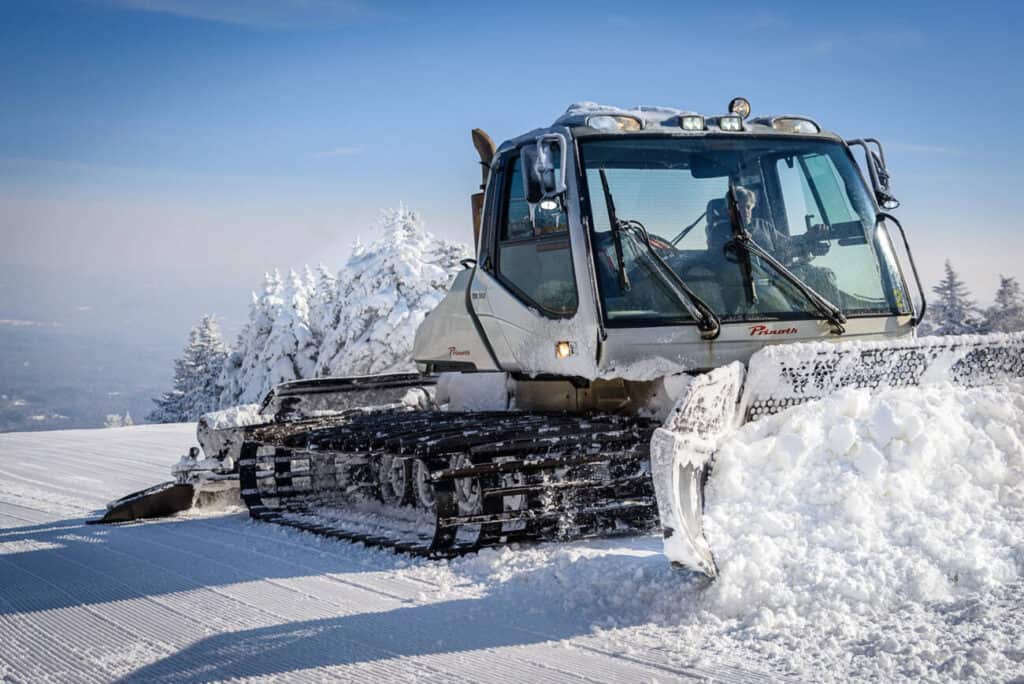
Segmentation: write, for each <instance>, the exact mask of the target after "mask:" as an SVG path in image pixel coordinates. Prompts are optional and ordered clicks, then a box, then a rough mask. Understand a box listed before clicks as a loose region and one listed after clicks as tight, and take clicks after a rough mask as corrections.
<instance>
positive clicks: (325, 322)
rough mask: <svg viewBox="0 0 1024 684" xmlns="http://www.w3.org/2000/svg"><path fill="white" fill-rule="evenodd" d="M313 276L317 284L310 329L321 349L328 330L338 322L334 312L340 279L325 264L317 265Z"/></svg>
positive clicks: (312, 304) (312, 302)
mask: <svg viewBox="0 0 1024 684" xmlns="http://www.w3.org/2000/svg"><path fill="white" fill-rule="evenodd" d="M312 277H313V279H314V282H315V286H314V288H313V297H312V298H311V299H310V302H309V330H310V332H312V333H313V341H314V344H316V346H317V349H319V348H320V347H321V346H322V345H323V343H324V340H325V339H326V338H327V334H328V332H329V331H331V330H333V329H334V326H335V324H336V321H335V320H334V314H335V309H336V302H337V295H338V279H337V278H336V277H335V276H334V274H333V273H331V271H330V269H328V268H327V267H326V266H324V265H323V264H320V265H319V266H317V268H316V271H315V272H314V273H313V274H312ZM308 278H309V276H308V275H307V279H308Z"/></svg>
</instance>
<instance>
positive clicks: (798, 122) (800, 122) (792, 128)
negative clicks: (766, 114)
mask: <svg viewBox="0 0 1024 684" xmlns="http://www.w3.org/2000/svg"><path fill="white" fill-rule="evenodd" d="M772 128H774V129H775V130H777V131H782V132H783V133H821V126H819V125H818V124H817V123H815V122H814V121H812V120H811V119H805V118H803V117H802V116H777V117H775V118H774V119H772Z"/></svg>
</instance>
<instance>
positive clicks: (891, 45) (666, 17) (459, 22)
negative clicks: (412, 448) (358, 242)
mask: <svg viewBox="0 0 1024 684" xmlns="http://www.w3.org/2000/svg"><path fill="white" fill-rule="evenodd" d="M1021 8H1022V5H1020V4H1018V3H1010V2H1007V3H984V2H980V3H971V4H964V3H955V4H954V3H947V4H942V3H933V2H930V3H923V2H922V3H917V2H906V3H893V2H884V3H870V2H858V3H848V4H844V5H842V6H838V5H833V4H832V3H819V2H814V3H802V2H789V3H763V2H762V3H756V4H755V3H750V4H745V3H739V2H723V3H692V4H690V3H680V2H678V1H676V2H666V3H659V2H645V3H622V2H587V3H564V4H559V3H551V2H546V3H528V2H520V3H507V4H505V5H504V6H501V7H491V6H490V3H394V4H377V3H372V4H371V3H358V2H334V1H332V0H304V1H301V2H300V1H299V0H292V1H291V2H288V1H285V0H277V1H274V0H224V1H223V2H201V1H200V0H65V1H63V2H56V1H53V0H30V1H26V2H21V1H18V0H7V1H5V2H0V13H2V14H0V16H2V21H0V93H2V98H0V102H2V103H3V105H2V107H3V108H2V114H0V233H2V238H3V244H4V246H5V247H4V249H3V250H2V256H0V266H3V267H4V269H5V276H4V278H2V280H3V281H4V282H2V283H0V284H3V285H5V287H6V288H7V292H8V293H10V296H9V297H7V298H5V299H6V302H5V303H0V319H26V318H29V319H36V318H43V319H46V320H52V321H56V322H58V323H61V324H62V325H73V326H83V327H88V326H93V327H102V328H109V327H111V326H124V327H126V328H129V329H130V331H131V332H130V333H127V334H132V335H139V336H149V338H154V339H157V338H158V339H165V338H167V337H168V336H172V337H174V339H173V346H174V347H177V346H180V344H181V343H182V342H183V341H184V338H185V334H186V331H187V328H188V326H190V325H192V324H193V323H194V322H195V321H197V320H198V318H199V316H200V315H201V314H202V313H204V312H206V311H211V310H212V311H214V312H216V313H219V314H221V315H222V316H224V317H225V319H226V322H227V327H228V328H229V329H230V328H232V327H235V326H237V325H238V324H240V322H241V319H242V317H243V316H244V315H245V310H246V306H247V296H246V295H247V290H249V289H251V288H253V287H255V286H256V285H257V283H258V281H259V278H260V274H261V273H262V271H263V270H265V269H267V268H271V267H274V266H280V267H282V268H287V267H289V266H296V267H298V266H301V265H302V264H304V263H306V262H313V263H315V262H318V261H323V262H324V263H327V264H329V265H331V266H332V267H338V266H340V265H341V263H342V260H343V258H344V257H345V255H346V254H347V252H348V248H349V245H350V244H351V242H352V241H353V240H354V239H355V238H356V236H357V235H361V236H363V238H364V239H365V238H370V237H372V234H371V231H370V225H371V223H372V221H373V219H374V217H375V215H376V212H377V210H378V209H379V208H381V207H386V206H393V205H395V204H397V203H398V202H399V201H404V202H405V203H406V204H408V205H410V206H412V207H413V208H415V209H418V210H420V211H421V212H422V213H423V214H424V215H425V217H426V219H427V221H428V224H429V226H430V227H431V229H432V230H434V231H435V232H436V233H438V234H441V235H443V236H445V237H448V238H452V239H459V240H463V241H467V242H468V241H469V240H470V231H471V229H470V220H469V199H468V194H469V193H470V192H471V191H472V190H473V189H474V187H475V185H476V183H478V182H479V181H478V179H479V172H478V170H477V167H476V164H475V161H474V159H475V156H474V152H473V149H472V146H471V145H470V140H469V130H470V129H471V128H473V127H476V126H479V127H482V128H484V129H486V130H488V131H489V132H491V134H492V135H493V136H494V138H495V139H496V140H500V139H504V138H507V137H511V136H513V135H516V134H518V133H521V132H523V131H525V130H528V129H529V128H532V127H534V126H536V125H539V124H544V123H548V122H550V121H551V120H553V119H554V118H556V117H557V116H558V115H559V114H560V113H561V112H562V111H564V109H565V107H566V106H567V105H568V104H569V103H571V102H574V101H579V100H596V101H601V102H608V103H613V104H621V105H634V104H663V105H670V106H678V107H684V108H687V109H692V110H695V111H699V112H704V113H708V114H711V113H718V112H721V111H722V110H723V109H724V108H725V105H726V103H727V102H728V101H729V99H730V98H732V97H733V96H736V95H743V96H746V97H747V98H749V99H750V100H751V102H752V103H753V108H754V112H755V114H770V113H803V114H808V115H810V116H813V117H815V118H817V119H818V120H819V121H821V122H822V123H823V124H824V125H825V126H826V127H827V128H830V129H832V130H835V131H837V132H839V133H841V134H842V135H845V136H847V137H860V136H876V137H879V138H881V139H882V140H883V142H885V143H886V144H887V149H888V152H889V157H890V168H891V170H892V172H893V175H894V190H895V191H896V194H897V196H898V197H900V199H901V200H902V201H903V207H902V208H901V209H900V210H899V211H898V212H897V213H898V215H899V216H900V217H901V218H902V219H903V221H904V224H905V225H906V227H907V229H908V232H909V233H910V237H911V239H912V241H913V246H914V247H915V252H916V253H917V254H918V257H919V261H920V262H921V265H922V266H923V271H924V276H925V279H926V280H927V281H928V283H929V284H931V283H934V282H935V281H936V280H937V279H938V277H939V275H940V270H941V264H942V260H943V259H944V258H946V257H947V256H948V257H950V258H952V259H953V261H954V264H955V265H956V266H957V267H958V268H959V269H960V270H961V271H962V273H963V275H964V276H965V278H966V279H967V281H968V284H969V285H970V286H971V287H972V289H973V290H974V294H975V296H976V297H977V298H978V299H980V300H988V299H989V298H990V297H991V293H992V291H994V289H995V286H996V284H997V282H998V280H997V274H998V273H1000V272H1003V273H1006V274H1010V275H1017V276H1019V277H1021V276H1024V267H1022V266H1021V258H1022V257H1024V238H1022V236H1021V229H1022V228H1024V225H1022V221H1021V220H1020V218H1019V217H1020V214H1021V210H1020V208H1019V195H1020V190H1019V187H1020V185H1021V183H1022V181H1024V178H1022V173H1021V170H1020V169H1021V164H1020V161H1019V160H1020V159H1021V157H1022V154H1021V153H1022V151H1024V150H1022V147H1024V143H1022V142H1021V137H1020V135H1019V134H1018V133H1017V132H1016V126H1015V120H1016V119H1017V117H1018V116H1019V112H1020V110H1021V108H1022V104H1024V88H1022V87H1021V79H1020V75H1019V74H1020V72H1021V69H1022V67H1024V59H1022V55H1024V50H1022V48H1021V47H1020V41H1019V36H1018V35H1017V34H1016V33H1015V28H1016V29H1019V27H1020V26H1021V25H1022V19H1024V16H1022V15H1024V10H1022V9H1021Z"/></svg>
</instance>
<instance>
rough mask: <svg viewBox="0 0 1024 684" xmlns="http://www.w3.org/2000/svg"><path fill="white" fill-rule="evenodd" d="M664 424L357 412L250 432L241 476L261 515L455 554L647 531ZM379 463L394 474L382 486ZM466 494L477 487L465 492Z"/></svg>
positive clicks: (530, 415)
mask: <svg viewBox="0 0 1024 684" xmlns="http://www.w3.org/2000/svg"><path fill="white" fill-rule="evenodd" d="M655 427H656V424H655V423H654V422H652V421H650V420H648V419H645V418H637V417H630V416H622V415H613V414H591V415H574V414H563V413H540V412H468V413H448V412H439V411H406V410H391V411H378V412H369V413H364V412H357V413H354V414H350V415H348V416H345V417H344V419H341V420H339V419H333V420H332V421H331V424H330V425H328V426H325V427H313V425H312V424H309V425H308V426H307V429H303V430H296V427H295V426H294V425H291V426H288V427H287V429H282V430H279V431H278V430H272V429H268V430H261V431H260V432H259V433H255V434H253V435H252V438H251V439H249V440H247V441H246V442H245V444H244V445H243V447H242V453H241V459H240V462H239V479H240V484H241V489H242V497H243V499H244V500H245V503H246V505H247V506H248V507H249V512H250V514H251V515H252V516H253V517H254V518H257V519H259V520H266V521H271V522H276V523H278V524H283V525H288V526H291V527H296V528H299V529H303V530H307V531H310V532H315V533H317V534H322V535H325V536H330V537H335V538H339V539H346V540H350V541H360V542H364V543H366V544H369V545H376V546H385V547H391V548H394V549H396V550H398V551H403V552H407V553H413V554H420V555H427V556H432V557H447V556H454V555H458V554H460V553H465V552H468V551H472V550H475V549H478V548H481V547H483V546H492V545H497V544H502V543H505V542H508V541H512V540H553V539H568V538H577V537H586V536H604V535H609V534H622V533H636V532H641V531H645V530H649V529H651V528H652V527H654V526H655V525H656V521H657V511H656V507H655V502H654V490H653V485H652V482H651V479H650V473H649V451H648V449H649V444H650V438H651V433H652V432H653V430H654V428H655ZM382 464H389V465H388V467H387V468H385V467H383V465H382ZM383 470H386V471H387V472H388V473H389V474H391V473H397V474H398V477H397V479H388V481H387V482H388V483H387V484H382V478H383V477H385V476H384V475H382V474H381V472H382V471H383ZM417 475H419V476H421V479H422V484H421V487H422V489H423V491H424V492H426V494H428V495H429V496H430V498H431V499H432V500H433V501H432V503H431V504H430V505H427V504H425V502H424V499H423V498H422V497H421V496H420V495H419V494H418V491H419V490H417V487H416V482H415V478H416V476H417ZM395 482H397V484H395ZM389 488H390V489H389ZM460 488H461V489H460ZM396 489H397V490H402V491H401V492H400V494H397V495H396V491H395V490H396ZM385 490H387V491H389V492H391V496H390V497H389V496H386V495H385V493H384V492H385ZM459 491H462V492H464V493H465V492H471V493H472V494H471V495H470V494H465V495H464V496H463V498H462V500H461V502H460V498H459V495H458V493H459ZM366 521H369V522H366Z"/></svg>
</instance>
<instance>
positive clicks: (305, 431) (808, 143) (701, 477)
mask: <svg viewBox="0 0 1024 684" xmlns="http://www.w3.org/2000/svg"><path fill="white" fill-rule="evenodd" d="M472 137H473V142H474V145H475V147H476V149H477V152H478V153H479V156H480V162H481V167H482V176H483V177H482V183H481V186H480V192H477V193H475V194H474V195H472V201H471V205H472V214H473V233H474V242H475V246H476V258H475V259H471V260H466V261H465V262H464V263H463V265H464V267H465V269H464V270H463V271H461V272H460V273H459V274H458V276H457V277H456V278H455V280H454V284H453V286H452V288H451V290H450V292H449V293H448V295H447V296H446V297H445V298H444V300H443V301H442V302H441V303H440V304H439V305H438V306H437V308H436V309H435V310H434V311H432V312H431V313H430V314H429V315H428V316H427V317H426V319H425V320H424V322H423V323H422V325H421V326H420V328H419V330H418V331H417V334H416V338H415V344H414V349H413V359H414V361H415V363H416V364H417V367H418V369H419V371H420V373H419V374H418V375H417V374H411V375H391V376H382V377H376V378H347V379H344V378H343V379H330V378H328V379H320V380H308V381H298V382H293V383H287V384H285V385H281V386H279V387H277V388H275V389H274V390H273V391H272V392H271V394H270V395H269V396H268V397H267V399H266V401H265V402H264V404H263V406H262V407H261V409H260V411H259V412H258V413H257V414H256V415H250V416H247V417H246V419H245V420H234V421H232V420H230V419H225V417H224V412H221V413H220V414H211V415H210V416H206V417H204V419H203V420H201V421H200V424H199V429H198V433H199V441H200V444H201V445H202V446H203V450H204V452H205V458H200V455H199V454H198V453H197V451H198V450H193V453H192V454H191V455H190V456H189V457H186V458H185V459H183V461H182V463H181V464H179V466H178V467H177V470H176V481H175V482H172V483H168V484H166V485H163V486H160V487H157V488H154V489H153V490H147V491H146V492H140V493H138V494H135V495H131V496H129V497H126V498H125V499H122V500H119V501H117V502H114V503H113V504H111V507H110V509H109V511H108V513H107V516H106V518H105V520H111V521H118V520H127V519H133V518H136V517H147V516H150V515H163V514H166V513H168V512H173V511H174V510H178V509H181V508H185V507H187V506H189V505H192V503H193V502H195V501H196V500H197V498H198V497H201V496H203V494H204V493H206V492H209V491H214V492H216V491H218V488H221V489H223V488H225V487H228V488H230V486H231V485H230V484H228V485H225V482H229V483H230V482H231V481H232V480H233V479H234V478H237V482H238V486H239V488H240V492H241V496H242V499H243V500H244V502H245V504H246V505H247V506H248V509H249V511H250V514H251V515H252V516H253V517H254V518H257V519H259V520H266V521H272V522H276V523H280V524H284V525H288V526H292V527H296V528H299V529H303V530H308V531H311V532H315V533H319V534H323V535H328V536H332V537H336V538H340V539H346V540H353V541H361V542H365V543H367V544H371V545H380V546H387V547H392V548H394V549H397V550H400V551H406V552H410V553H418V554H425V555H429V556H433V557H442V556H450V555H454V554H458V553H463V552H466V551H470V550H474V549H478V548H481V547H483V546H489V545H495V544H502V543H506V542H509V541H512V540H550V539H566V538H575V537H581V536H596V535H608V534H621V533H636V532H643V531H649V530H651V529H653V528H655V527H656V526H658V525H659V524H660V526H661V529H662V532H663V534H664V536H665V549H666V554H667V555H668V557H669V558H670V559H671V560H672V561H674V562H676V563H679V564H681V565H684V566H686V567H688V568H691V569H693V570H697V571H701V572H704V573H707V574H709V575H714V574H715V565H714V559H713V556H712V554H711V550H710V548H708V545H707V542H706V541H705V539H704V536H703V532H702V527H701V511H702V505H703V491H704V483H705V481H706V479H707V477H708V475H709V472H710V469H711V464H712V457H713V454H714V449H715V444H716V441H717V439H718V438H719V437H720V436H721V435H722V434H724V432H725V431H727V430H729V429H732V428H733V427H735V426H736V425H739V424H741V423H742V422H745V421H748V420H754V419H756V418H758V417H760V416H764V415H770V414H773V413H777V412H778V411H781V410H783V409H785V408H787V407H789V406H792V405H794V404H798V403H801V402H804V401H807V400H810V399H813V398H815V397H818V396H822V395H823V394H825V393H827V392H828V391H831V390H833V389H835V388H837V387H844V386H855V387H878V386H880V385H915V384H918V383H920V382H922V381H923V380H925V379H927V377H928V376H929V373H930V372H933V371H934V370H935V368H936V367H937V366H940V365H941V366H943V367H944V368H946V370H947V371H949V373H948V375H950V376H951V377H954V378H955V379H959V380H961V381H962V382H965V383H967V384H971V383H974V384H978V383H982V382H994V381H997V380H998V379H999V378H1002V377H1005V376H1008V375H1011V376H1017V377H1019V376H1021V375H1022V374H1024V368H1022V362H1021V350H1022V347H1024V344H1022V340H1021V338H1020V337H990V338H982V337H974V338H962V339H958V338H935V339H932V340H930V341H927V342H926V341H919V340H917V338H916V336H915V329H916V327H917V325H918V324H919V323H920V321H921V319H922V317H923V315H924V312H925V299H924V293H923V290H922V288H921V284H920V281H919V279H918V276H917V272H916V268H915V266H914V262H913V258H912V256H911V254H910V251H909V246H908V244H907V240H906V236H905V234H904V233H903V229H902V227H901V226H900V223H899V221H898V220H896V219H895V218H894V217H893V216H892V215H891V214H889V213H888V211H889V210H890V209H892V208H894V207H895V206H896V205H897V202H896V200H895V199H894V197H893V195H892V193H891V190H890V183H889V173H888V170H887V168H886V164H885V156H884V152H883V149H882V145H881V144H880V143H879V142H878V141H877V140H875V139H871V138H866V139H857V140H844V139H843V138H841V137H839V136H838V135H836V134H834V133H831V132H829V131H827V130H825V129H823V128H822V127H821V126H820V125H819V124H818V123H817V122H816V121H814V120H813V119H811V118H808V117H805V116H794V115H785V116H767V117H757V118H751V117H750V105H749V103H748V102H747V101H746V100H744V99H743V98H736V99H735V100H733V101H732V102H731V103H730V105H729V108H728V113H725V114H721V115H714V116H704V115H701V114H699V113H695V112H689V111H683V110H679V109H669V108H662V107H639V108H635V109H628V110H627V109H619V108H614V107H606V106H601V105H596V104H593V103H582V104H577V105H573V106H571V107H569V109H568V110H567V111H566V113H565V114H564V115H563V116H561V117H560V118H558V119H557V120H556V121H555V122H554V123H553V124H552V125H551V126H550V127H547V128H541V129H537V130H533V131H530V132H529V133H526V134H524V135H521V136H519V137H517V138H513V139H511V140H508V141H506V142H504V143H502V144H501V145H500V146H495V145H494V144H493V142H492V141H491V139H490V138H489V137H488V136H487V135H486V134H485V133H484V132H483V131H481V130H479V129H476V130H474V131H473V135H472ZM855 153H856V154H855ZM858 156H859V157H860V159H861V160H862V161H858ZM865 172H866V173H865ZM793 343H804V344H795V345H794V344H793ZM807 343H810V344H807ZM832 343H840V344H832Z"/></svg>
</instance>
